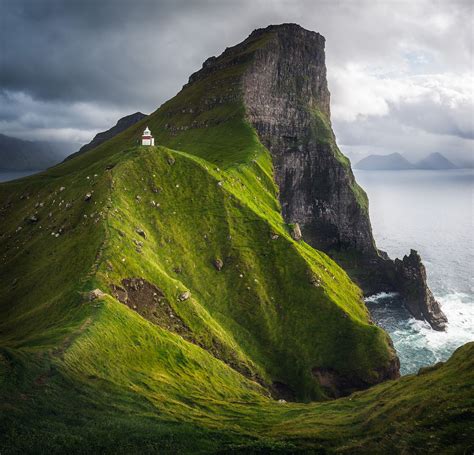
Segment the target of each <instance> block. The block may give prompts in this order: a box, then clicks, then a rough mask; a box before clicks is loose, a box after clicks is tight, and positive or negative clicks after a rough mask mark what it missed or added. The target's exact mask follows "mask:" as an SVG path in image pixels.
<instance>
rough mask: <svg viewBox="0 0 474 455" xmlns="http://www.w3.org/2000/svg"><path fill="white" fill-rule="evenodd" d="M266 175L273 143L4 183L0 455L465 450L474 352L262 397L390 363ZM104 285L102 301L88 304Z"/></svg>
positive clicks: (118, 158)
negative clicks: (397, 372) (212, 155)
mask: <svg viewBox="0 0 474 455" xmlns="http://www.w3.org/2000/svg"><path fill="white" fill-rule="evenodd" d="M257 145H258V144H257ZM74 161H76V160H73V162H74ZM78 162H80V161H79V160H78ZM67 165H68V166H69V164H67ZM111 165H114V167H113V168H110V166H111ZM271 173H272V170H271V163H270V161H269V156H268V152H267V151H266V150H265V149H264V148H262V147H261V146H259V147H256V148H255V149H254V151H253V154H252V155H251V158H250V159H249V160H248V161H247V162H246V163H239V164H237V165H236V166H234V167H228V168H227V169H226V170H222V169H220V168H219V167H218V166H216V165H215V164H212V163H210V162H208V161H206V160H204V159H202V158H199V157H196V156H194V155H189V154H187V153H185V152H178V151H173V150H170V149H166V148H163V147H156V148H148V147H136V148H131V149H128V150H124V151H118V152H117V153H116V154H110V155H105V156H102V157H101V156H100V155H98V156H97V157H96V160H95V161H94V164H93V165H92V166H90V167H87V168H85V169H83V168H82V166H80V167H79V168H78V169H76V170H74V171H72V172H71V173H69V174H67V175H63V176H60V174H61V169H53V170H51V171H49V172H47V173H44V174H43V175H39V176H35V177H30V178H27V179H24V180H23V181H19V182H12V183H10V184H5V185H2V186H1V187H0V188H1V191H2V206H3V207H4V211H3V220H4V221H5V224H3V226H5V228H4V231H3V232H2V234H3V236H2V239H1V241H2V251H5V254H4V255H3V257H2V270H1V272H2V273H1V277H2V278H1V279H2V289H4V291H5V292H4V293H3V296H2V300H1V307H0V309H1V316H2V318H1V320H2V325H1V326H0V329H1V332H0V333H1V346H2V350H1V357H0V374H1V376H0V378H1V379H0V383H1V384H2V386H1V403H2V404H1V407H0V414H1V416H2V418H1V423H0V431H1V432H2V434H3V437H2V443H1V444H2V445H1V446H0V447H1V449H2V453H16V452H17V451H23V452H26V453H28V452H29V451H31V452H34V453H38V452H42V451H48V452H51V451H52V452H53V453H54V452H55V451H62V452H63V451H64V450H67V451H68V452H69V453H76V452H78V453H84V451H85V449H84V447H87V451H88V453H90V452H91V451H92V452H94V451H105V452H114V453H135V452H138V451H140V452H145V453H147V452H152V451H157V450H159V451H161V452H165V453H176V452H177V451H181V452H184V453H199V452H215V451H218V450H223V449H224V450H234V451H237V452H239V451H241V452H242V453H248V452H252V451H258V450H264V451H269V450H272V451H281V452H292V451H294V450H300V449H304V450H316V449H318V450H319V449H331V448H339V450H342V451H344V450H345V451H348V452H350V453H354V452H358V451H361V452H363V451H364V450H366V449H367V447H369V448H370V447H373V448H374V450H375V448H378V447H385V448H388V449H393V448H394V447H407V448H412V447H414V446H415V445H416V444H419V443H423V444H424V443H429V444H431V446H432V447H433V448H439V447H445V444H446V443H445V441H446V440H447V441H450V444H454V447H463V444H464V442H453V441H452V436H451V435H452V434H453V433H452V432H454V431H461V429H462V428H464V425H465V422H466V418H467V417H465V416H466V412H468V409H471V408H472V403H470V402H469V401H466V399H469V396H470V395H469V393H468V392H469V390H470V389H469V388H467V385H468V384H469V383H470V381H471V382H472V377H470V376H469V375H471V376H472V352H470V350H471V351H472V348H470V350H469V349H468V348H466V349H465V350H464V351H461V352H460V353H458V354H457V356H455V359H454V360H452V361H451V362H449V363H448V365H447V366H446V367H442V368H440V369H438V370H435V371H433V372H428V373H426V375H422V376H420V377H412V378H405V379H402V380H401V381H398V382H390V383H387V384H383V385H380V386H377V387H375V388H373V389H370V390H369V391H367V392H363V393H359V394H356V395H353V396H351V397H350V398H345V399H339V400H336V401H334V402H328V403H321V404H308V405H303V404H296V403H294V404H281V403H278V402H277V401H276V400H275V399H273V398H271V397H269V396H268V390H267V389H266V388H265V384H269V383H270V382H271V381H272V380H280V381H282V382H285V383H287V384H290V385H291V387H292V388H293V389H294V390H296V391H297V392H298V397H299V398H300V399H304V398H310V397H311V398H318V397H322V394H323V393H324V391H323V390H321V389H319V388H318V386H317V384H315V383H314V381H313V380H312V378H311V377H310V375H308V372H309V369H310V367H311V366H313V365H315V362H321V359H322V360H323V362H327V363H326V364H327V365H333V366H336V367H338V368H341V370H342V371H344V368H347V369H348V371H349V370H352V372H353V374H361V375H364V374H368V373H369V372H370V371H371V368H373V366H374V365H377V364H378V362H380V360H379V359H383V358H384V356H387V355H388V351H387V348H386V335H385V334H384V333H383V332H382V331H381V330H380V329H378V328H376V327H375V326H373V325H370V324H369V323H368V320H367V312H366V309H365V307H364V306H363V304H362V302H361V300H360V292H359V290H358V288H357V287H356V286H355V285H353V284H352V283H351V282H350V280H349V279H348V278H347V276H346V274H345V273H344V272H343V271H342V270H341V269H340V268H339V267H337V266H336V265H335V263H334V262H333V261H331V260H330V259H329V258H328V257H327V256H326V255H324V254H322V253H319V252H317V251H315V250H314V249H312V248H310V247H309V246H307V245H306V244H304V243H299V242H295V241H293V240H292V239H291V237H290V235H289V233H288V229H287V226H286V225H285V224H284V223H283V222H282V220H281V217H280V215H279V207H278V203H277V200H276V189H275V186H274V183H273V181H272V179H271ZM88 194H90V195H91V199H90V200H87V201H86V200H85V199H87V198H88ZM258 195H261V197H260V198H259V197H258ZM3 201H5V203H3ZM50 213H51V217H50V216H49V214H50ZM32 215H34V216H36V218H37V220H38V221H35V222H33V221H31V220H30V219H29V218H30V217H31V216H32ZM85 215H86V216H85ZM18 227H22V229H21V230H18ZM137 228H138V229H139V230H143V231H144V232H145V236H146V238H144V237H143V236H142V235H140V234H139V233H138V232H137ZM60 229H62V231H60ZM52 232H54V233H55V235H51V233H52ZM140 232H141V231H140ZM58 233H59V236H57V237H56V234H58ZM272 235H273V239H272ZM275 235H278V238H275ZM138 242H142V245H140V244H139V243H138ZM139 251H141V252H139ZM43 257H45V258H46V259H45V261H42V260H41V258H43ZM216 258H219V259H221V260H222V261H223V263H224V266H223V268H222V270H221V271H218V270H217V269H216V268H215V267H214V265H213V263H212V262H213V260H214V259H216ZM18 271H21V274H18ZM240 275H242V277H241V276H240ZM314 276H316V277H317V280H319V281H320V284H318V286H315V284H314V283H315V281H314V279H313V278H314ZM127 277H142V278H144V279H146V280H148V281H150V282H152V283H154V284H155V285H156V286H158V287H159V288H160V289H161V290H162V291H163V293H164V294H165V296H166V299H167V301H168V302H169V305H170V306H171V307H172V308H173V312H174V314H175V315H176V316H179V317H180V318H181V319H182V320H183V321H184V322H185V323H186V325H187V326H188V327H189V328H190V329H191V330H192V332H193V334H194V338H195V341H197V342H198V343H197V342H189V341H187V340H185V339H183V338H182V337H181V336H180V335H178V334H176V333H174V332H173V331H170V330H167V329H166V327H161V326H157V325H154V324H152V323H150V322H148V321H147V320H145V319H144V318H142V317H140V316H139V315H138V314H137V313H136V312H134V311H133V310H132V309H130V308H128V307H126V306H125V305H123V304H122V303H120V302H119V301H118V300H117V299H116V298H114V296H113V292H112V288H111V286H112V285H114V284H115V285H120V283H121V280H122V279H123V278H127ZM316 283H317V281H316ZM97 287H99V288H100V289H101V290H102V291H104V292H105V293H106V295H105V296H104V297H102V298H99V299H96V300H94V301H89V300H88V298H87V292H88V291H90V290H92V289H94V288H97ZM185 290H190V291H191V297H190V298H189V299H188V300H185V301H178V298H177V297H178V296H179V295H180V294H181V293H182V292H183V291H185ZM336 345H337V349H336V348H334V346H336ZM212 346H218V350H219V352H218V354H219V355H218V356H216V350H215V349H214V350H213V349H212ZM233 362H234V363H235V362H240V363H241V364H242V365H245V369H246V370H247V371H250V372H251V373H252V374H250V375H247V376H248V377H249V378H250V379H248V378H247V376H245V375H242V374H241V373H239V371H238V369H236V368H235V365H233V364H232V363H233ZM338 362H340V363H338ZM319 365H321V363H319ZM322 365H324V363H323V364H322ZM255 377H258V378H261V382H262V383H263V386H262V385H260V384H259V382H258V381H256V380H252V378H255ZM433 388H438V390H439V391H438V394H439V396H441V395H442V396H443V399H442V400H441V401H439V399H438V398H437V399H436V400H434V398H433V397H434V395H432V393H433V390H434V389H433ZM461 397H462V399H461ZM445 406H448V407H449V412H444V407H445ZM382 411H383V412H382ZM415 421H416V424H415V423H414V422H415ZM400 422H402V423H400ZM413 424H414V425H415V430H414V431H413V430H412V426H411V425H413ZM437 425H442V427H441V429H440V430H438V429H436V431H435V432H434V434H435V435H436V438H435V439H434V440H433V439H432V438H431V439H427V438H428V436H426V435H425V432H426V430H427V429H430V430H429V431H431V432H433V431H434V430H432V428H436V426H437ZM408 428H410V431H408ZM463 431H464V430H463ZM446 438H447V439H446ZM450 438H451V439H450ZM85 441H87V444H86V446H85V445H84V444H85ZM400 444H402V446H400ZM456 444H457V446H456Z"/></svg>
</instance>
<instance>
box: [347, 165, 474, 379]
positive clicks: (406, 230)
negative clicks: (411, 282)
mask: <svg viewBox="0 0 474 455" xmlns="http://www.w3.org/2000/svg"><path fill="white" fill-rule="evenodd" d="M355 175H356V179H357V181H358V183H359V184H360V185H361V186H362V187H363V188H364V189H365V191H366V192H367V194H368V196H369V201H370V206H369V210H370V217H371V221H372V228H373V231H374V236H375V240H376V242H377V245H378V247H379V248H380V249H382V250H384V251H386V252H387V253H388V254H389V255H390V257H392V258H395V257H400V258H401V257H403V255H404V254H407V253H409V250H410V248H413V249H416V250H418V251H419V253H420V254H421V257H422V260H423V262H424V264H425V267H426V271H427V275H428V284H429V286H430V288H431V290H432V291H433V294H434V295H435V297H436V299H437V300H438V301H439V302H440V304H441V307H442V309H443V311H444V313H445V314H446V316H447V317H448V328H447V330H446V332H436V331H434V330H432V329H431V328H430V326H429V325H428V324H427V323H425V322H422V321H417V320H415V319H414V318H412V317H410V315H409V314H408V312H407V311H406V310H404V309H402V308H396V306H394V305H391V301H393V300H394V299H397V296H396V295H394V294H381V295H377V296H372V297H370V298H368V299H367V305H368V307H369V310H370V311H371V313H372V317H373V318H374V320H375V321H376V322H377V323H378V324H379V325H380V326H382V327H383V328H385V329H386V330H387V331H388V332H389V334H390V336H391V337H392V340H393V342H394V345H395V348H396V349H397V352H398V355H399V357H400V363H401V372H402V374H408V373H414V372H416V371H418V369H419V368H420V367H422V366H427V365H432V364H434V363H436V362H439V361H443V360H446V359H448V358H449V357H450V355H451V354H452V353H453V352H454V350H455V349H456V348H457V347H459V346H461V345H463V344H465V343H467V342H468V341H473V340H474V281H473V275H474V170H452V171H361V170H356V171H355Z"/></svg>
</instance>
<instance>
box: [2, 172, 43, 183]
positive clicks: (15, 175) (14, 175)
mask: <svg viewBox="0 0 474 455" xmlns="http://www.w3.org/2000/svg"><path fill="white" fill-rule="evenodd" d="M38 172H41V171H2V170H0V182H9V181H11V180H16V179H20V178H22V177H26V176H27V175H32V174H36V173H38Z"/></svg>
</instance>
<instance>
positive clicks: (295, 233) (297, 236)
mask: <svg viewBox="0 0 474 455" xmlns="http://www.w3.org/2000/svg"><path fill="white" fill-rule="evenodd" d="M291 237H292V238H293V240H296V241H297V242H298V241H299V240H301V239H302V238H303V234H301V228H300V225H299V224H298V223H295V224H293V226H292V228H291Z"/></svg>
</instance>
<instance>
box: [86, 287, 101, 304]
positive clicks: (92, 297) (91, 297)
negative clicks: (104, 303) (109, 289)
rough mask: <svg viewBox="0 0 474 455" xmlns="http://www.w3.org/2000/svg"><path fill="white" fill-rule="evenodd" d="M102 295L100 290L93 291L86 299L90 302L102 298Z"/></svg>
mask: <svg viewBox="0 0 474 455" xmlns="http://www.w3.org/2000/svg"><path fill="white" fill-rule="evenodd" d="M104 295H105V294H104V293H103V292H102V291H101V290H100V289H94V290H93V291H91V292H89V295H88V298H89V301H91V302H92V301H93V300H96V299H100V298H102V297H104Z"/></svg>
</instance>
